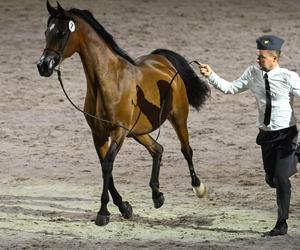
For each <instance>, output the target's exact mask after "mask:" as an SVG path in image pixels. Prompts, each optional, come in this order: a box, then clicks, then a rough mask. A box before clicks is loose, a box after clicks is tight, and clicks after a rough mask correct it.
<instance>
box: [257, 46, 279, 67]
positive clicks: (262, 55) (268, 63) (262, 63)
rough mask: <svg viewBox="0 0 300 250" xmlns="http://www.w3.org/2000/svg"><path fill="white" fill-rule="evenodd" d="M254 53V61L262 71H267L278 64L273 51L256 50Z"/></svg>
mask: <svg viewBox="0 0 300 250" xmlns="http://www.w3.org/2000/svg"><path fill="white" fill-rule="evenodd" d="M256 55H257V59H256V62H257V63H258V65H259V67H260V69H262V70H263V71H266V72H268V71H270V70H272V69H274V68H275V67H276V66H277V64H278V58H277V55H276V54H275V53H274V52H273V51H270V50H257V52H256Z"/></svg>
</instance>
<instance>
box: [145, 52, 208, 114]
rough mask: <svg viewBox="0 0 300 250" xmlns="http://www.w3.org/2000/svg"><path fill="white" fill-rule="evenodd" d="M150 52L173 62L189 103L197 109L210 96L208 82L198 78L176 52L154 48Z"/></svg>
mask: <svg viewBox="0 0 300 250" xmlns="http://www.w3.org/2000/svg"><path fill="white" fill-rule="evenodd" d="M151 54H157V55H161V56H164V57H166V58H167V59H168V60H169V61H170V62H171V63H172V64H173V66H174V67H175V68H176V70H177V72H178V73H179V75H180V76H181V78H182V80H183V82H184V84H185V88H186V92H187V96H188V101H189V104H190V105H191V106H193V107H194V108H195V109H197V110H198V111H199V108H200V107H201V106H202V105H203V104H204V102H205V101H206V99H207V98H208V97H209V96H210V88H209V86H208V84H207V83H206V82H205V81H204V80H202V79H200V78H199V77H198V76H197V75H196V73H195V71H194V70H193V69H192V67H191V66H190V64H189V63H188V62H187V61H186V60H185V58H184V57H182V56H181V55H179V54H177V53H176V52H174V51H171V50H167V49H156V50H154V51H152V52H151Z"/></svg>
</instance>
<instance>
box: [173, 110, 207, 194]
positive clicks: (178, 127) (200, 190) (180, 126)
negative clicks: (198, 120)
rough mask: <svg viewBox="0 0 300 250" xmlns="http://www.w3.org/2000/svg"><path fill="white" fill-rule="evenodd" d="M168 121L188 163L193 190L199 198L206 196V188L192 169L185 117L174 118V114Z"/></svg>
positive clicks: (191, 151)
mask: <svg viewBox="0 0 300 250" xmlns="http://www.w3.org/2000/svg"><path fill="white" fill-rule="evenodd" d="M169 121H170V122H171V124H172V126H173V127H174V129H175V131H176V134H177V136H178V138H179V140H180V144H181V152H182V154H183V155H184V158H185V159H186V161H187V163H188V167H189V171H190V176H191V183H192V187H193V190H194V192H195V194H196V195H197V196H198V197H199V198H203V197H206V196H207V193H208V189H207V187H206V186H204V184H203V183H202V182H201V181H200V179H199V178H198V176H197V175H196V172H195V169H194V164H193V150H192V148H191V147H190V144H189V134H188V129H187V124H186V119H183V118H182V117H181V119H176V118H175V116H174V115H173V116H171V117H170V118H169Z"/></svg>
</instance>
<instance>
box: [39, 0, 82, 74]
mask: <svg viewBox="0 0 300 250" xmlns="http://www.w3.org/2000/svg"><path fill="white" fill-rule="evenodd" d="M47 10H48V12H49V19H48V22H47V29H46V31H45V37H46V46H45V49H44V51H43V54H42V56H41V57H40V59H39V60H38V62H37V67H38V70H39V73H40V75H41V76H45V77H49V76H51V75H52V73H53V71H54V69H55V67H56V66H57V65H58V64H60V62H61V61H63V60H64V59H65V58H67V57H70V56H71V55H73V54H74V52H75V51H76V45H75V44H76V43H75V41H76V39H75V36H76V35H75V34H76V24H75V23H76V21H75V17H74V16H72V15H71V14H70V13H68V11H66V10H64V9H63V8H62V7H61V5H60V4H59V3H58V2H57V7H56V8H54V7H52V6H51V5H50V3H49V2H48V1H47Z"/></svg>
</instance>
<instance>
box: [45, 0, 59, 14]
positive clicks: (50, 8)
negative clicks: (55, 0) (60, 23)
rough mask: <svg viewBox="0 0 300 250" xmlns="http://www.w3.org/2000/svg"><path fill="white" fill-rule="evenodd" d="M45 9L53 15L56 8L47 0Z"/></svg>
mask: <svg viewBox="0 0 300 250" xmlns="http://www.w3.org/2000/svg"><path fill="white" fill-rule="evenodd" d="M47 10H48V12H49V14H50V16H55V15H56V13H57V11H56V9H55V8H53V7H52V6H51V5H50V3H49V1H48V0H47Z"/></svg>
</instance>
